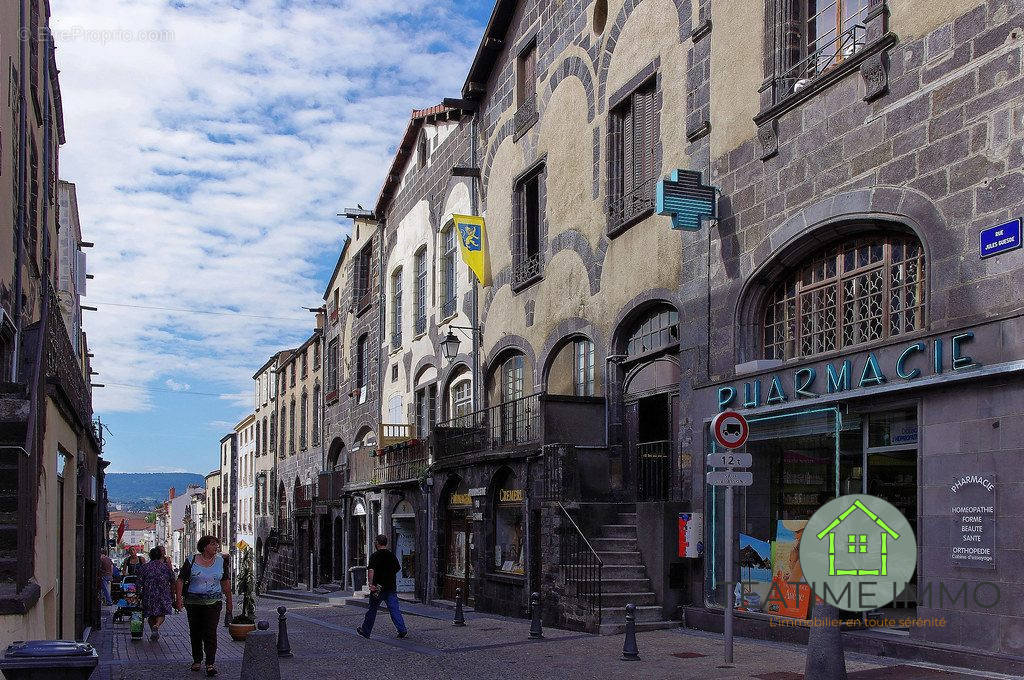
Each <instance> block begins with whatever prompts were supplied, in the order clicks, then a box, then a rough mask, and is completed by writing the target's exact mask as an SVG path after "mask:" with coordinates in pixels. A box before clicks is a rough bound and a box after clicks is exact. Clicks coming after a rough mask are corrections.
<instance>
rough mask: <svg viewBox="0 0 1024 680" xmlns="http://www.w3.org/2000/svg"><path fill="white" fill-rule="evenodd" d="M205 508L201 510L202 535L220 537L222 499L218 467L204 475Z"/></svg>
mask: <svg viewBox="0 0 1024 680" xmlns="http://www.w3.org/2000/svg"><path fill="white" fill-rule="evenodd" d="M205 481H206V509H205V511H204V512H203V535H204V536H216V537H217V539H218V540H221V541H223V540H224V539H223V538H221V535H222V529H221V524H220V513H221V508H222V507H223V505H224V501H223V499H222V498H221V492H220V468H217V469H216V470H213V471H211V472H210V473H209V474H207V475H206V480H205Z"/></svg>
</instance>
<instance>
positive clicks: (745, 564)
mask: <svg viewBox="0 0 1024 680" xmlns="http://www.w3.org/2000/svg"><path fill="white" fill-rule="evenodd" d="M740 577H741V580H742V581H743V599H742V602H741V606H743V607H745V608H747V609H750V610H753V611H760V610H761V609H762V608H763V607H764V603H765V601H766V600H767V599H768V591H769V590H771V580H772V563H771V546H770V545H769V543H768V541H764V540H761V539H760V538H754V537H753V536H748V535H747V534H740Z"/></svg>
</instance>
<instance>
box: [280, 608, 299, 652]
mask: <svg viewBox="0 0 1024 680" xmlns="http://www.w3.org/2000/svg"><path fill="white" fill-rule="evenodd" d="M287 611H288V609H287V608H286V607H278V608H277V655H278V656H279V657H281V658H282V659H290V658H292V657H293V656H295V655H294V654H292V645H291V643H290V642H289V641H288V619H287V618H285V612H287Z"/></svg>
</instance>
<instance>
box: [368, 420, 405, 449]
mask: <svg viewBox="0 0 1024 680" xmlns="http://www.w3.org/2000/svg"><path fill="white" fill-rule="evenodd" d="M412 438H413V428H412V425H408V424H406V423H381V424H380V431H379V432H378V433H377V441H378V443H379V445H380V448H381V449H383V448H385V447H387V446H391V445H392V444H401V443H402V442H405V441H409V440H410V439H412Z"/></svg>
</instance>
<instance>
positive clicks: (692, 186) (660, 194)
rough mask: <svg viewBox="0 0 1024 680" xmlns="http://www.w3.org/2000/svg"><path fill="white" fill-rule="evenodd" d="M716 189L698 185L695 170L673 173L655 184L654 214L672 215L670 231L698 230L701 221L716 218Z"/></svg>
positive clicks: (698, 173)
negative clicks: (671, 229)
mask: <svg viewBox="0 0 1024 680" xmlns="http://www.w3.org/2000/svg"><path fill="white" fill-rule="evenodd" d="M717 191H718V190H717V189H715V187H712V186H707V185H704V184H701V174H700V172H697V171H695V170H673V171H672V174H671V175H669V177H668V179H664V180H662V181H660V182H658V184H657V191H656V193H655V208H654V212H656V213H658V214H659V215H671V216H672V228H673V229H685V230H687V231H700V224H701V221H702V220H705V219H708V218H713V217H717V216H718V196H717Z"/></svg>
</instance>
